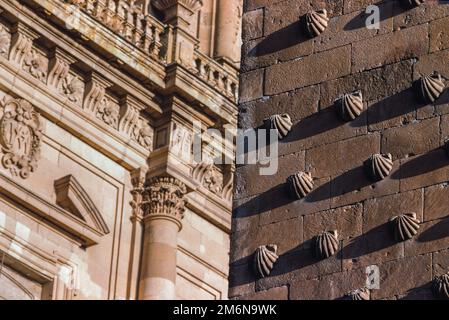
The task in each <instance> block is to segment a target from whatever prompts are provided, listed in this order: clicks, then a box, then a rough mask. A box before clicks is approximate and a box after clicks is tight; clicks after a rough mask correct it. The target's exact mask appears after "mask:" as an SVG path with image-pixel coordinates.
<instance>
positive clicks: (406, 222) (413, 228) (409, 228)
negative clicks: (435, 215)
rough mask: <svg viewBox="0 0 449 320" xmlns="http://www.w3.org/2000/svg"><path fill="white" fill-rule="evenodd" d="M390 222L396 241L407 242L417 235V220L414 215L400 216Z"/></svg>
mask: <svg viewBox="0 0 449 320" xmlns="http://www.w3.org/2000/svg"><path fill="white" fill-rule="evenodd" d="M390 221H391V223H392V225H393V228H394V229H393V230H394V236H395V238H396V240H397V241H406V240H409V239H411V238H413V237H414V236H415V235H416V234H417V233H418V229H419V220H418V219H416V213H405V214H401V215H399V216H396V217H393V218H392V219H391V220H390Z"/></svg>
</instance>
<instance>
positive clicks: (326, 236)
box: [315, 230, 338, 259]
mask: <svg viewBox="0 0 449 320" xmlns="http://www.w3.org/2000/svg"><path fill="white" fill-rule="evenodd" d="M315 251H316V255H317V257H318V258H321V259H327V258H329V257H331V256H333V255H334V254H335V253H336V252H337V251H338V233H337V230H334V231H325V232H323V233H321V234H319V235H317V236H316V239H315Z"/></svg>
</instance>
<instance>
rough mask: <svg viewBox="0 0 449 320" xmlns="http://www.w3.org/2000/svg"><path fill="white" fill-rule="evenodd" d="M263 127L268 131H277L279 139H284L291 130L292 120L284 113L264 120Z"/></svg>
mask: <svg viewBox="0 0 449 320" xmlns="http://www.w3.org/2000/svg"><path fill="white" fill-rule="evenodd" d="M264 122H265V127H266V128H267V129H268V130H270V129H275V130H277V131H278V136H279V139H283V138H285V136H287V134H288V133H289V132H290V130H291V129H292V126H293V124H292V119H291V118H290V116H289V115H288V114H286V113H284V114H276V115H274V116H271V117H269V118H267V119H265V120H264Z"/></svg>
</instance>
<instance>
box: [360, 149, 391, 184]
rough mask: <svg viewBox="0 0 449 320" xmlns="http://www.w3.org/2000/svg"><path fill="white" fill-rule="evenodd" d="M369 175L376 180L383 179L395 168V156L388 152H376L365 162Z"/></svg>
mask: <svg viewBox="0 0 449 320" xmlns="http://www.w3.org/2000/svg"><path fill="white" fill-rule="evenodd" d="M365 169H366V172H367V174H368V175H369V177H370V178H371V179H373V180H375V181H379V180H383V179H385V178H386V177H388V175H389V174H390V172H391V170H392V169H393V157H392V155H391V154H390V153H388V154H379V153H378V154H374V155H372V156H371V157H370V158H369V159H368V160H367V161H366V163H365Z"/></svg>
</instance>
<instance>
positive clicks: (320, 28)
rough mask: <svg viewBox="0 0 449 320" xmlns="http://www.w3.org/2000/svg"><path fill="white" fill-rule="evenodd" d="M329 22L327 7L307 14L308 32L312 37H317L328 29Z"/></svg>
mask: <svg viewBox="0 0 449 320" xmlns="http://www.w3.org/2000/svg"><path fill="white" fill-rule="evenodd" d="M328 24H329V18H328V17H327V11H326V9H322V10H318V11H311V12H309V13H307V14H306V27H307V32H308V33H309V35H310V36H311V37H317V36H319V35H320V34H322V33H323V32H324V30H326V28H327V26H328Z"/></svg>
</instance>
